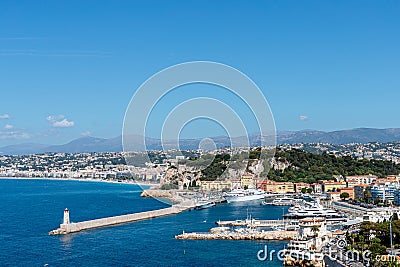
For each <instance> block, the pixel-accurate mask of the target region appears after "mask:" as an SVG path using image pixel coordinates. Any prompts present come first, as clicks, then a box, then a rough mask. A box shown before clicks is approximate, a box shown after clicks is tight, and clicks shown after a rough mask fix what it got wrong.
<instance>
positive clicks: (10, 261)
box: [0, 179, 287, 266]
mask: <svg viewBox="0 0 400 267" xmlns="http://www.w3.org/2000/svg"><path fill="white" fill-rule="evenodd" d="M141 190H142V189H141V187H139V186H137V185H127V184H112V183H97V182H82V181H58V180H32V179H0V244H1V249H0V266H282V262H280V261H279V260H278V259H277V255H276V254H275V255H274V256H273V261H269V259H268V260H266V261H260V260H258V258H257V252H258V251H259V250H261V249H264V247H265V245H267V246H268V250H269V252H270V251H271V250H276V251H278V250H280V249H282V248H283V246H284V245H285V244H286V243H287V242H283V241H274V242H261V241H230V240H209V241H205V240H176V239H175V238H174V236H175V235H177V234H180V233H182V231H185V232H192V231H196V232H206V231H208V230H209V229H210V228H211V227H215V221H218V220H220V219H221V220H234V219H244V218H246V214H247V213H249V214H251V215H252V216H253V217H254V218H260V219H278V218H281V216H282V212H283V210H282V208H281V207H271V206H261V205H258V204H256V203H254V204H248V203H247V204H243V203H242V204H236V205H233V204H226V203H225V204H220V205H217V206H215V207H212V208H209V209H204V210H193V211H186V212H183V213H180V214H178V215H171V216H167V217H161V218H156V219H152V220H146V221H140V222H135V223H129V224H123V225H118V226H113V227H105V228H98V229H93V230H89V231H84V232H79V233H74V234H70V235H64V236H49V235H48V232H49V231H50V230H53V229H56V228H58V227H59V224H60V223H61V222H62V217H63V210H64V208H68V209H69V210H70V218H71V221H75V222H76V221H82V220H90V219H96V218H101V217H105V216H113V215H121V214H127V213H133V212H139V211H146V210H154V209H159V208H163V207H167V204H164V203H162V202H159V201H157V200H155V199H149V198H141V197H140V192H141Z"/></svg>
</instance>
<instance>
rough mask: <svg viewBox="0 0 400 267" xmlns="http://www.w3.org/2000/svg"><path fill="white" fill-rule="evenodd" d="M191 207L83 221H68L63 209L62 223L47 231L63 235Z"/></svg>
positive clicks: (160, 215) (154, 216) (67, 214)
mask: <svg viewBox="0 0 400 267" xmlns="http://www.w3.org/2000/svg"><path fill="white" fill-rule="evenodd" d="M191 208H193V207H192V206H182V205H174V206H172V207H168V208H164V209H159V210H151V211H144V212H138V213H132V214H126V215H119V216H113V217H106V218H101V219H95V220H89V221H83V222H70V219H69V210H68V209H65V210H64V220H63V223H62V224H60V228H58V229H55V230H52V231H50V232H49V235H64V234H69V233H75V232H80V231H83V230H89V229H94V228H99V227H106V226H113V225H118V224H123V223H130V222H136V221H141V220H147V219H153V218H157V217H162V216H167V215H173V214H178V213H180V212H182V211H185V210H187V209H191Z"/></svg>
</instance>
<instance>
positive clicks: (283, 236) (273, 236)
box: [175, 231, 297, 240]
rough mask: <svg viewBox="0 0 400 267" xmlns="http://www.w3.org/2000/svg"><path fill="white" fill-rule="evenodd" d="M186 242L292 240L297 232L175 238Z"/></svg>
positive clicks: (200, 235)
mask: <svg viewBox="0 0 400 267" xmlns="http://www.w3.org/2000/svg"><path fill="white" fill-rule="evenodd" d="M175 238H176V239H184V240H214V239H224V240H292V239H296V238H297V232H296V231H266V232H251V233H250V232H243V233H238V232H233V231H227V232H221V233H182V234H180V235H177V236H175Z"/></svg>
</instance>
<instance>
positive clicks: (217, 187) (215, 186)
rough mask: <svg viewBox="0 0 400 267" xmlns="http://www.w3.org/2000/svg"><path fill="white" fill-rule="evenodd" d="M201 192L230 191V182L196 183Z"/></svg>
mask: <svg viewBox="0 0 400 267" xmlns="http://www.w3.org/2000/svg"><path fill="white" fill-rule="evenodd" d="M197 184H198V185H199V186H200V188H201V190H204V191H222V190H223V189H228V190H231V189H232V182H231V181H229V180H227V181H200V180H199V181H198V183H197Z"/></svg>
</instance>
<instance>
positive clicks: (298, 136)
mask: <svg viewBox="0 0 400 267" xmlns="http://www.w3.org/2000/svg"><path fill="white" fill-rule="evenodd" d="M268 138H270V137H263V139H268ZM129 139H130V140H129V143H130V150H132V151H135V150H136V151H137V150H138V148H140V146H139V142H140V140H141V137H140V136H130V137H129ZM212 139H213V140H214V142H215V143H216V145H217V147H218V148H221V147H228V146H230V139H229V138H228V137H226V136H220V137H213V138H212ZM200 140H201V139H182V140H180V142H179V144H180V148H181V149H197V148H198V146H199V143H200ZM244 140H245V138H244V137H237V138H234V139H233V142H234V143H236V144H241V143H244ZM249 140H250V145H252V146H256V145H259V144H260V140H261V136H260V135H259V134H253V135H250V137H249ZM392 141H400V128H390V129H374V128H357V129H352V130H341V131H333V132H323V131H315V130H303V131H282V132H278V134H277V142H278V144H295V143H331V144H348V143H368V142H382V143H385V142H392ZM174 143H175V142H174V141H167V142H165V143H164V147H166V148H169V147H173V145H174ZM146 145H147V148H148V149H149V150H159V149H161V148H162V146H161V141H160V140H159V139H155V138H146ZM119 151H122V138H121V136H120V137H116V138H111V139H104V138H96V137H82V138H78V139H75V140H73V141H71V142H69V143H67V144H64V145H44V144H35V143H25V144H19V145H10V146H5V147H1V148H0V154H3V155H24V154H39V153H45V152H55V153H79V152H119Z"/></svg>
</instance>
